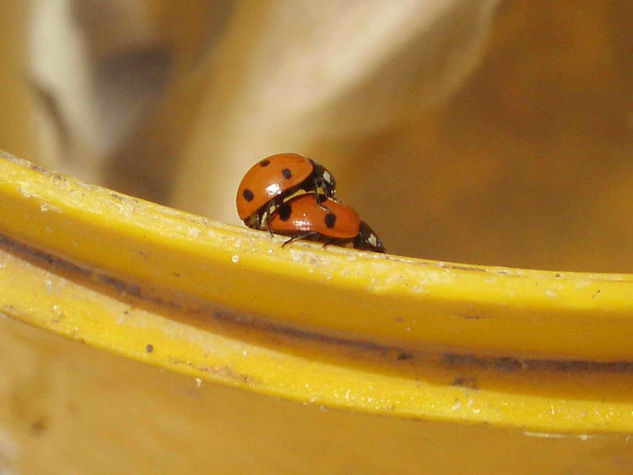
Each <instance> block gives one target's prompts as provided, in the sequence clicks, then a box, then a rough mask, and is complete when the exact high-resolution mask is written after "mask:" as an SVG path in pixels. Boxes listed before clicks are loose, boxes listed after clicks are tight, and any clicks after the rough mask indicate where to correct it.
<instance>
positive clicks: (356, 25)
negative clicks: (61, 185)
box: [0, 0, 633, 272]
mask: <svg viewBox="0 0 633 475" xmlns="http://www.w3.org/2000/svg"><path fill="white" fill-rule="evenodd" d="M0 13H1V14H2V15H3V18H4V20H5V21H4V24H5V28H3V29H1V30H0V41H2V44H3V46H4V50H5V54H3V55H2V56H1V57H0V67H1V68H2V71H3V74H2V75H0V110H2V114H1V115H0V120H1V121H2V123H1V124H0V148H3V149H5V150H7V151H9V152H12V153H14V154H16V155H20V156H22V157H24V158H27V159H31V160H33V161H36V162H39V163H41V164H43V165H47V166H51V167H53V168H56V169H58V170H61V171H64V172H67V173H72V174H75V175H77V176H79V177H80V178H82V179H85V180H88V181H91V182H96V183H100V184H103V185H105V186H109V187H112V188H115V189H117V190H121V191H124V192H126V193H130V194H134V195H137V196H141V197H144V198H147V199H150V200H154V201H158V202H162V203H165V204H169V205H172V206H176V207H181V208H184V209H188V210H190V211H193V212H196V213H200V214H204V215H207V216H209V217H212V218H216V219H219V220H221V221H225V222H232V223H235V224H237V223H238V220H237V216H236V213H235V209H234V204H233V200H234V193H235V190H236V188H237V184H238V183H239V180H240V178H241V175H242V174H243V173H244V171H245V170H246V169H248V167H249V166H250V165H251V164H252V163H253V162H255V161H256V160H258V159H259V158H262V157H263V156H266V155H268V154H271V153H275V152H281V151H297V152H300V153H304V154H306V155H309V156H311V157H313V158H315V159H317V160H318V161H320V162H322V163H323V164H325V165H326V166H327V167H328V168H329V169H330V170H331V171H332V172H333V173H334V175H335V176H336V177H337V181H338V183H339V197H340V198H341V199H343V200H344V201H346V202H348V203H349V204H351V205H352V206H354V207H355V208H356V209H357V210H358V211H359V212H360V213H361V215H362V216H363V217H364V219H365V220H367V221H368V222H369V223H370V224H371V225H372V227H373V228H374V229H375V230H376V231H377V232H378V234H379V235H380V236H381V238H382V239H383V240H384V242H385V244H386V246H387V247H388V250H389V251H391V252H393V253H396V254H404V255H410V256H417V257H425V258H431V259H438V260H447V261H448V260H450V261H462V262H469V263H478V264H493V265H508V266H521V267H535V268H549V269H558V270H561V269H562V270H591V271H618V272H631V271H633V251H632V250H631V249H633V247H632V246H631V245H630V242H631V241H632V240H633V220H631V219H630V215H631V213H630V210H631V206H630V202H631V195H633V191H631V190H633V163H632V160H633V158H632V154H631V151H632V150H633V140H632V135H633V108H632V107H633V34H632V33H631V31H633V4H632V3H631V2H627V1H610V2H582V3H580V2H574V1H571V0H569V1H559V2H547V1H528V0H509V1H505V2H502V1H499V0H489V1H466V0H464V1H459V0H455V1H445V0H443V1H432V0H426V1H424V0H420V1H399V2H381V1H377V0H375V1H365V2H340V3H336V2H331V3H328V4H327V6H324V5H321V4H317V3H315V2H308V1H305V2H303V1H297V2H275V3H274V4H273V3H270V4H268V3H262V2H248V1H245V2H224V1H212V0H206V1H203V0H200V1H193V2H178V3H177V4H176V3H174V2H167V1H159V0H147V1H139V2H125V1H122V0H119V1H117V0H108V1H103V2H97V1H94V0H74V1H70V0H68V1H48V0H38V1H32V2H18V1H16V0H11V1H5V2H2V5H1V6H0Z"/></svg>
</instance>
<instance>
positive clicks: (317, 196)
mask: <svg viewBox="0 0 633 475" xmlns="http://www.w3.org/2000/svg"><path fill="white" fill-rule="evenodd" d="M312 184H313V186H314V193H313V196H314V202H315V203H316V204H318V205H319V208H321V209H322V210H323V211H330V208H328V207H327V206H324V205H322V204H321V203H323V202H324V201H325V200H327V198H328V197H327V195H326V194H324V193H319V188H321V189H323V183H321V181H320V180H318V179H316V180H314V181H313V182H312Z"/></svg>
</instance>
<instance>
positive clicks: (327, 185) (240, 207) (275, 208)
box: [236, 153, 385, 252]
mask: <svg viewBox="0 0 633 475" xmlns="http://www.w3.org/2000/svg"><path fill="white" fill-rule="evenodd" d="M299 191H304V192H305V193H300V194H297V192H299ZM335 194H336V181H335V180H334V177H333V176H332V174H331V173H330V172H329V171H328V170H327V169H326V168H325V167H324V166H323V165H321V164H319V163H317V162H315V161H314V160H311V159H309V158H306V157H304V156H302V155H299V154H296V153H280V154H277V155H272V156H270V157H268V158H265V159H263V160H261V161H260V162H258V163H256V164H255V165H253V167H252V168H251V169H250V170H249V171H248V172H246V175H244V178H242V182H241V183H240V186H239V188H238V190H237V198H236V204H237V213H238V214H239V216H240V219H242V220H243V221H244V224H246V226H248V227H250V228H254V229H267V230H268V231H269V232H270V233H277V234H283V235H286V236H291V237H290V239H289V240H287V241H286V242H285V243H284V245H286V244H288V243H289V242H292V241H294V240H295V239H312V240H314V241H320V242H323V243H324V245H327V244H339V245H342V244H346V243H349V242H351V243H352V244H353V246H354V247H355V248H356V249H362V250H367V251H374V252H385V248H384V247H383V245H382V242H381V241H380V239H378V236H376V234H375V233H374V232H373V231H372V230H371V228H370V227H369V226H368V225H367V224H366V223H365V222H364V221H361V220H360V217H359V216H358V213H356V211H354V209H352V208H351V207H350V206H347V205H345V204H343V203H341V202H340V201H338V200H336V199H335V198H334V195H335ZM293 195H294V196H293Z"/></svg>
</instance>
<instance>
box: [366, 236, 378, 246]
mask: <svg viewBox="0 0 633 475" xmlns="http://www.w3.org/2000/svg"><path fill="white" fill-rule="evenodd" d="M367 242H368V243H369V244H371V245H372V246H374V247H378V236H376V235H375V234H373V233H372V234H370V235H369V237H368V238H367Z"/></svg>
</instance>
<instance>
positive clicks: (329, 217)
mask: <svg viewBox="0 0 633 475" xmlns="http://www.w3.org/2000/svg"><path fill="white" fill-rule="evenodd" d="M335 224H336V215H335V214H334V213H328V214H326V215H325V225H326V226H327V227H328V228H333V227H334V225H335Z"/></svg>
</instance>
